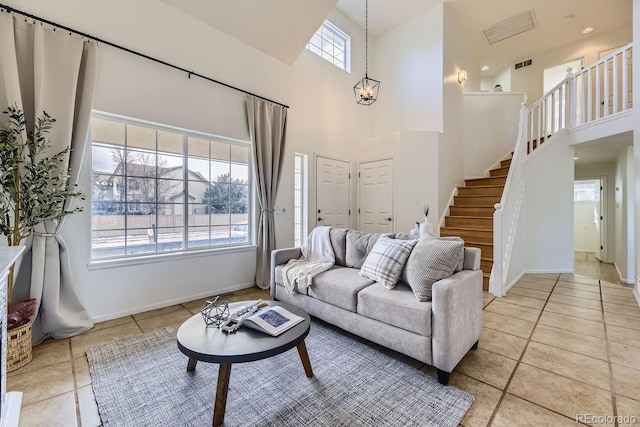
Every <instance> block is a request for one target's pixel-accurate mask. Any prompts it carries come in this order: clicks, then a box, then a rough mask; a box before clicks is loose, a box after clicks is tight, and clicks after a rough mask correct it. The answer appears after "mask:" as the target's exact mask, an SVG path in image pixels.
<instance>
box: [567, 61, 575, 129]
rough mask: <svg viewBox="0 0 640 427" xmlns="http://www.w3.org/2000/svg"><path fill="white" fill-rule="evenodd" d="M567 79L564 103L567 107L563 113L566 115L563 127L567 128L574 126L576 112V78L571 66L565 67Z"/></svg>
mask: <svg viewBox="0 0 640 427" xmlns="http://www.w3.org/2000/svg"><path fill="white" fill-rule="evenodd" d="M565 79H566V80H567V86H566V87H567V96H566V99H567V101H566V104H565V105H568V106H569V108H566V111H565V114H566V115H567V117H566V120H565V123H566V125H565V127H566V128H568V129H571V128H574V127H575V126H576V114H577V111H578V110H577V101H578V90H577V89H578V87H577V84H576V78H575V77H574V75H573V68H572V67H569V68H567V76H566V77H565Z"/></svg>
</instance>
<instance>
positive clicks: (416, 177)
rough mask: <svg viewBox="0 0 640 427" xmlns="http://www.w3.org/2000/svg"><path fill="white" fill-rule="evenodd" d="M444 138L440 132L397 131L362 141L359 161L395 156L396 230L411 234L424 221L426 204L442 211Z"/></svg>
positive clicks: (430, 219)
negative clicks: (440, 179)
mask: <svg viewBox="0 0 640 427" xmlns="http://www.w3.org/2000/svg"><path fill="white" fill-rule="evenodd" d="M441 137H442V135H441V134H440V133H438V132H393V133H390V134H386V135H380V136H376V137H373V138H369V139H367V140H365V141H363V142H361V143H360V144H359V150H358V152H359V153H360V154H359V157H358V162H364V161H369V160H380V159H385V158H393V159H394V178H395V186H394V193H395V194H394V211H395V213H394V217H395V221H394V225H395V231H396V232H404V233H408V232H409V231H410V230H411V229H412V228H413V227H414V226H415V223H416V221H420V222H422V221H424V211H423V205H425V204H427V205H430V207H431V212H438V209H439V206H438V186H437V183H438V175H439V169H440V168H439V166H438V150H439V145H440V140H441ZM355 212H357V210H356V211H355ZM436 221H437V218H436V217H435V215H434V214H431V213H430V214H429V222H431V223H432V224H434V223H436ZM436 231H437V230H436Z"/></svg>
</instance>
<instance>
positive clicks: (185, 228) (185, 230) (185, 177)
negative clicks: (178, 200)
mask: <svg viewBox="0 0 640 427" xmlns="http://www.w3.org/2000/svg"><path fill="white" fill-rule="evenodd" d="M182 181H183V188H182V191H183V193H182V218H183V220H182V247H183V248H184V250H185V251H186V250H188V249H189V137H188V135H187V134H186V132H185V133H183V134H182Z"/></svg>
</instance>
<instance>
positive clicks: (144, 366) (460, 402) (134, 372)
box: [87, 322, 474, 427]
mask: <svg viewBox="0 0 640 427" xmlns="http://www.w3.org/2000/svg"><path fill="white" fill-rule="evenodd" d="M177 328H178V326H172V327H168V328H164V329H160V330H157V331H152V332H149V333H146V334H144V335H141V336H137V337H132V338H126V339H123V340H120V341H116V342H114V343H110V344H107V345H104V346H101V347H97V348H93V349H89V350H88V351H87V357H88V359H89V368H90V372H91V379H92V383H93V390H94V393H95V397H96V401H97V404H98V411H99V413H100V417H101V418H102V422H103V425H104V426H105V427H107V426H127V427H130V426H154V427H156V426H172V427H175V426H210V425H211V421H212V419H213V406H214V399H215V391H216V381H217V376H218V365H216V364H209V363H204V362H199V363H198V366H197V367H196V370H195V372H187V371H186V366H187V357H186V356H184V355H183V354H182V353H180V351H179V350H178V348H177V344H176V331H177ZM306 344H307V349H308V351H309V357H310V359H311V364H312V366H313V372H314V375H315V377H314V378H307V377H306V376H305V374H304V370H303V367H302V363H301V362H300V357H299V356H298V352H297V351H296V349H295V348H293V349H292V350H289V351H288V352H286V353H283V354H280V355H278V356H276V357H272V358H270V359H266V360H261V361H258V362H251V363H240V364H235V365H233V368H232V370H231V381H230V387H229V395H228V400H227V411H226V415H225V422H224V425H225V426H278V427H280V426H296V427H297V426H313V427H317V426H457V425H458V424H459V423H460V421H461V420H462V418H463V417H464V415H465V413H466V412H467V410H468V409H469V407H470V406H471V404H472V403H473V400H474V398H473V396H472V395H470V394H469V393H467V392H464V391H461V390H458V389H457V388H455V387H451V386H448V387H444V386H442V385H440V384H439V383H438V382H437V381H436V380H435V379H433V378H431V377H430V376H428V375H427V374H425V373H423V372H421V371H419V370H417V369H415V368H413V367H411V366H409V365H407V364H405V363H404V362H401V361H398V360H396V359H394V358H393V357H390V356H388V355H386V354H384V353H381V352H379V351H377V350H375V349H373V348H371V347H369V346H367V345H366V344H363V343H360V342H357V341H355V340H353V339H351V338H349V337H346V336H344V335H342V334H340V333H339V332H337V331H334V330H333V329H330V328H329V327H327V326H325V325H322V324H319V323H318V322H313V323H312V325H311V332H310V333H309V336H308V337H307V339H306Z"/></svg>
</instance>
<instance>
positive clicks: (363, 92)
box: [353, 0, 380, 105]
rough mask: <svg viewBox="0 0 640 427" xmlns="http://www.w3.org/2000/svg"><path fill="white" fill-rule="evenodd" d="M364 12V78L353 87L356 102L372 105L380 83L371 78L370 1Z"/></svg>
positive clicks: (376, 96)
mask: <svg viewBox="0 0 640 427" xmlns="http://www.w3.org/2000/svg"><path fill="white" fill-rule="evenodd" d="M364 4H365V12H364V77H363V78H362V79H360V80H358V83H356V85H355V86H354V87H353V93H354V94H355V96H356V102H357V103H358V104H362V105H371V104H373V103H374V102H376V99H378V90H379V89H380V82H379V81H378V80H374V79H371V78H369V74H368V73H369V0H365V3H364Z"/></svg>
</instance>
